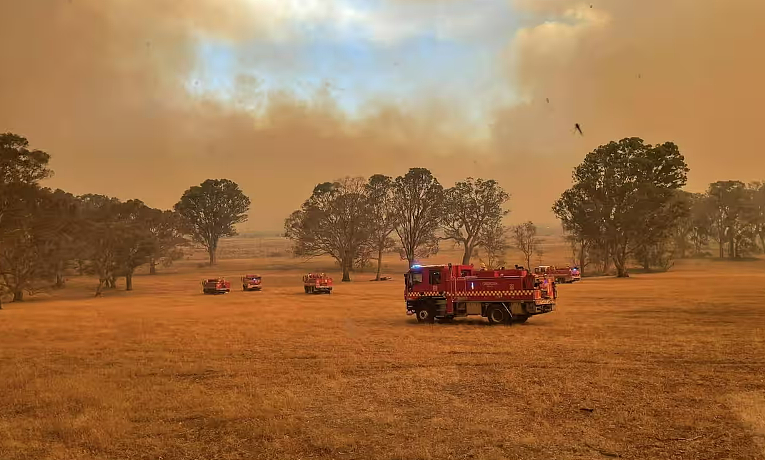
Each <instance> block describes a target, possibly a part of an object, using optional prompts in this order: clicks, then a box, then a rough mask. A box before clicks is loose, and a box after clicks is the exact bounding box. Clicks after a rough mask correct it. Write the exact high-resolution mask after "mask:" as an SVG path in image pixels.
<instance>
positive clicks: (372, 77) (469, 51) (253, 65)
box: [188, 0, 519, 117]
mask: <svg viewBox="0 0 765 460" xmlns="http://www.w3.org/2000/svg"><path fill="white" fill-rule="evenodd" d="M346 1H347V2H348V4H349V5H350V6H352V7H353V8H354V9H355V10H356V11H358V12H361V13H362V14H376V13H377V12H378V10H381V9H382V8H383V7H384V5H385V4H386V3H385V2H383V1H381V0H370V1H361V0H346ZM466 4H468V5H470V4H472V5H470V9H469V10H464V8H465V5H466ZM509 4H510V2H508V1H507V0H476V1H475V2H470V3H468V2H460V1H457V0H455V1H453V2H447V3H445V4H443V5H445V6H441V7H439V8H437V11H435V13H437V14H436V16H435V19H428V18H427V17H425V18H423V17H422V15H423V14H424V11H422V10H418V11H416V10H415V8H422V6H419V7H411V8H412V9H409V10H408V11H409V12H411V13H412V14H417V16H419V17H420V18H419V20H417V21H416V22H417V23H421V24H423V27H422V28H421V29H419V28H418V29H417V30H415V32H414V33H412V32H411V31H408V34H407V35H406V36H404V37H400V38H398V39H396V40H392V41H390V42H380V40H379V37H375V36H373V33H375V31H374V30H372V29H369V28H368V27H365V23H364V22H360V23H354V22H351V23H349V24H345V25H343V26H342V27H340V26H339V25H338V24H333V23H332V22H329V21H324V22H314V23H298V22H295V23H292V24H291V27H293V28H294V30H293V31H294V32H296V33H297V35H298V36H299V37H300V39H299V40H296V41H287V42H283V41H281V42H280V41H266V40H258V41H251V42H247V43H238V44H232V43H228V42H215V41H212V40H209V39H205V40H203V41H201V42H200V44H199V48H198V58H199V59H198V62H199V66H198V68H197V69H196V71H195V72H194V73H193V74H192V75H190V76H189V82H188V83H189V88H190V90H191V91H192V92H195V93H198V94H206V95H215V96H217V97H219V98H221V99H223V100H226V99H228V98H229V97H230V96H231V94H232V92H233V91H234V90H235V87H236V81H237V77H238V76H239V75H241V74H246V75H251V76H254V77H256V78H257V79H258V80H259V81H260V82H261V84H262V86H261V89H263V90H266V91H268V90H272V89H287V90H290V91H292V92H293V93H294V94H295V95H297V96H299V97H300V96H302V97H305V98H310V97H311V96H312V94H313V92H314V91H315V90H316V89H318V88H319V87H321V86H322V85H324V84H325V83H329V84H330V85H331V86H330V88H331V89H330V91H331V94H332V95H333V96H334V97H335V99H336V100H337V102H338V103H339V104H340V106H341V107H342V108H343V109H345V110H346V111H348V112H349V113H351V114H353V113H356V111H357V110H358V109H359V107H361V106H362V105H363V104H364V103H365V101H367V100H369V99H370V98H375V97H377V98H384V99H386V100H390V101H395V102H406V101H410V100H413V99H416V98H418V97H419V96H421V95H428V96H432V97H446V98H455V99H458V100H464V103H465V110H466V113H471V114H474V115H475V116H476V117H480V114H481V113H482V111H483V110H484V108H485V107H483V106H484V105H486V104H488V103H491V102H496V98H497V97H508V95H511V93H512V92H511V91H508V90H507V89H506V88H502V85H501V84H500V85H498V81H499V82H502V83H503V82H504V79H503V78H502V77H501V73H502V68H501V66H502V64H501V63H500V62H498V56H499V55H500V54H501V51H502V49H503V48H504V47H505V46H507V44H508V43H509V41H510V40H511V38H512V36H513V34H514V33H515V30H517V27H518V26H519V21H518V18H517V17H516V16H515V15H514V14H513V11H512V10H511V9H510V7H509ZM431 5H432V4H431ZM456 8H462V9H463V10H459V9H456ZM460 11H461V12H462V13H463V15H467V16H470V15H473V16H474V20H476V21H478V20H480V21H481V23H480V24H479V25H478V26H476V25H475V24H473V25H470V24H468V26H470V27H468V26H465V27H462V30H456V31H455V30H451V31H452V32H454V33H455V34H456V35H455V36H450V35H449V34H445V33H444V29H443V28H441V29H439V22H438V21H439V19H438V18H439V17H440V18H447V19H448V18H449V17H453V16H455V15H457V14H459V13H460ZM431 12H434V11H433V10H432V8H431ZM397 14H402V13H400V12H399V13H397ZM390 19H391V18H387V20H390ZM402 20H404V21H406V20H413V19H412V18H409V19H407V18H406V14H404V17H402ZM443 22H444V20H443V19H442V20H441V23H443ZM394 26H395V24H394ZM447 29H448V28H447ZM377 32H379V30H378V31H377Z"/></svg>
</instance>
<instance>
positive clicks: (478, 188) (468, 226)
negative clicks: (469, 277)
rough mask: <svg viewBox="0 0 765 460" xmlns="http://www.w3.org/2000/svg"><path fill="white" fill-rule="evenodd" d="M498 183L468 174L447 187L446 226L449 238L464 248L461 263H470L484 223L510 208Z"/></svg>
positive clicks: (496, 217) (445, 231)
mask: <svg viewBox="0 0 765 460" xmlns="http://www.w3.org/2000/svg"><path fill="white" fill-rule="evenodd" d="M509 197H510V196H509V195H508V194H507V192H505V191H504V190H503V189H502V187H500V185H499V183H497V181H495V180H484V179H476V180H473V178H472V177H468V178H467V180H465V181H463V182H457V183H456V184H455V185H454V187H452V188H450V189H448V190H446V193H445V205H444V219H443V228H444V234H445V238H446V239H450V240H454V241H455V242H457V243H458V244H460V245H462V247H463V248H464V253H463V256H462V263H463V264H465V265H467V264H469V263H470V257H471V256H472V255H473V251H474V250H475V248H476V247H478V246H479V245H480V244H481V240H480V238H481V235H482V231H483V229H484V227H486V226H487V225H492V224H494V223H496V222H499V221H500V220H501V219H502V217H504V216H506V215H507V213H508V211H505V210H504V209H502V205H503V204H504V203H505V202H506V201H507V200H508V199H509Z"/></svg>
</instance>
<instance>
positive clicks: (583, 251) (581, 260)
mask: <svg viewBox="0 0 765 460" xmlns="http://www.w3.org/2000/svg"><path fill="white" fill-rule="evenodd" d="M586 254H587V253H586V247H585V245H584V243H582V244H581V245H580V246H579V275H584V262H585V260H584V259H585V257H586Z"/></svg>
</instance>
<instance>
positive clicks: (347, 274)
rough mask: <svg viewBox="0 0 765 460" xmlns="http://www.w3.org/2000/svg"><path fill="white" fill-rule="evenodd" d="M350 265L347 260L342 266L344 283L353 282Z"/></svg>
mask: <svg viewBox="0 0 765 460" xmlns="http://www.w3.org/2000/svg"><path fill="white" fill-rule="evenodd" d="M350 265H351V263H350V262H347V261H345V260H344V261H343V263H342V266H343V280H342V281H343V282H348V281H350V280H351V270H350Z"/></svg>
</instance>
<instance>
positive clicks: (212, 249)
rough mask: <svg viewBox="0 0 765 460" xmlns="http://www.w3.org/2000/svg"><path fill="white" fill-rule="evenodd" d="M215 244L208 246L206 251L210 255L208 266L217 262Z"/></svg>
mask: <svg viewBox="0 0 765 460" xmlns="http://www.w3.org/2000/svg"><path fill="white" fill-rule="evenodd" d="M215 249H216V248H215V246H210V247H209V248H208V249H207V253H208V254H209V255H210V266H211V267H212V266H213V265H215V263H216V262H217V259H216V257H215Z"/></svg>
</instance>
